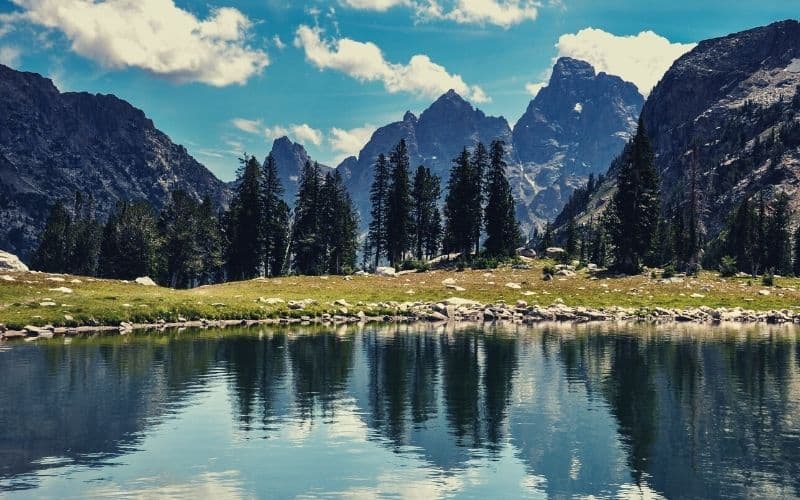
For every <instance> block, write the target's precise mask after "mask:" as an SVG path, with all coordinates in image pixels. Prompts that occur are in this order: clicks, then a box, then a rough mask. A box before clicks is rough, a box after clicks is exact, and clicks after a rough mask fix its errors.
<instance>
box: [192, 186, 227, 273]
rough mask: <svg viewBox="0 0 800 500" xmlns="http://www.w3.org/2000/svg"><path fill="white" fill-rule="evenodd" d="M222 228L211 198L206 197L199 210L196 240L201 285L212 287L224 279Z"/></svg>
mask: <svg viewBox="0 0 800 500" xmlns="http://www.w3.org/2000/svg"><path fill="white" fill-rule="evenodd" d="M222 229H223V228H222V226H221V224H220V220H219V216H218V215H217V214H216V212H215V210H214V204H213V202H212V201H211V198H209V197H208V196H206V197H205V198H203V202H202V203H200V206H199V207H198V209H197V230H196V234H195V238H196V241H197V246H198V250H199V255H200V269H199V271H198V273H197V278H198V284H199V285H210V284H212V283H218V282H220V281H223V279H224V272H223V271H224V267H225V249H224V245H223V234H222Z"/></svg>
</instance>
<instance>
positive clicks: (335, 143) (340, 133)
mask: <svg viewBox="0 0 800 500" xmlns="http://www.w3.org/2000/svg"><path fill="white" fill-rule="evenodd" d="M374 132H375V125H372V124H366V125H364V126H363V127H355V128H351V129H349V130H345V129H341V128H336V127H334V128H332V129H331V133H330V135H329V137H328V142H329V143H330V145H331V149H333V150H334V151H336V152H337V153H340V155H339V156H337V157H336V163H339V162H341V161H342V160H344V159H345V158H347V157H348V156H355V155H357V154H358V152H359V151H361V148H363V147H364V144H366V143H367V141H369V139H370V137H372V134H373V133H374Z"/></svg>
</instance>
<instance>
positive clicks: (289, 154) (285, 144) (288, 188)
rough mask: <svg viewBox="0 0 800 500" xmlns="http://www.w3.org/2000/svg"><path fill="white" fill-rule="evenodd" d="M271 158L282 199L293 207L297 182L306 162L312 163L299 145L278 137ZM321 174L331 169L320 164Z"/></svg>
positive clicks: (304, 149) (274, 142) (273, 143)
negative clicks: (276, 172)
mask: <svg viewBox="0 0 800 500" xmlns="http://www.w3.org/2000/svg"><path fill="white" fill-rule="evenodd" d="M271 153H272V157H273V158H274V159H275V163H276V165H277V166H278V176H279V177H280V179H281V183H282V184H283V189H284V199H285V200H286V201H287V203H289V205H290V206H293V204H294V199H295V197H296V196H297V181H298V179H299V177H300V174H301V173H302V170H303V166H304V165H305V164H306V162H307V161H313V160H312V159H311V157H310V156H308V152H307V151H306V148H304V147H303V146H302V145H301V144H298V143H296V142H292V141H291V140H290V139H289V138H288V137H286V136H284V137H279V138H278V139H275V140H274V141H273V142H272V151H271ZM320 170H321V171H322V173H323V174H325V173H327V172H330V171H332V170H333V168H331V167H328V166H326V165H322V164H320Z"/></svg>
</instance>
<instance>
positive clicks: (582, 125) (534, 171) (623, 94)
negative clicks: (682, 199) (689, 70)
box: [513, 57, 644, 223]
mask: <svg viewBox="0 0 800 500" xmlns="http://www.w3.org/2000/svg"><path fill="white" fill-rule="evenodd" d="M643 103H644V98H643V97H642V95H641V94H640V93H639V91H638V90H637V89H636V86H635V85H633V84H632V83H629V82H625V81H623V80H622V79H621V78H619V77H617V76H612V75H608V74H606V73H602V72H601V73H599V74H597V73H595V70H594V68H593V67H592V66H591V65H590V64H589V63H586V62H583V61H579V60H576V59H571V58H568V57H562V58H560V59H558V61H557V62H556V64H555V66H554V67H553V73H552V75H551V77H550V81H549V82H548V85H547V86H546V87H544V88H542V89H541V90H540V91H539V93H538V94H537V95H536V97H535V98H534V99H533V100H532V101H531V102H530V104H529V105H528V108H527V110H526V111H525V113H524V114H523V115H522V117H521V118H520V119H519V121H518V122H517V124H516V125H515V126H514V132H513V138H514V149H515V151H516V153H517V155H518V157H519V161H520V164H521V167H520V169H519V178H518V180H517V182H516V183H515V185H516V189H517V198H518V200H520V201H521V202H522V204H523V208H524V210H525V212H526V213H527V217H528V218H529V219H532V220H534V221H536V222H538V223H541V222H542V221H543V220H546V219H552V218H553V217H554V216H555V215H556V214H557V213H558V212H559V211H560V210H561V208H562V207H563V206H564V203H565V202H566V201H567V199H568V197H569V195H570V194H571V193H572V191H573V190H574V189H575V188H576V187H579V186H582V185H583V184H585V183H586V179H587V177H588V175H589V174H595V175H596V174H599V173H602V172H605V171H606V170H607V169H608V166H609V164H610V163H611V160H613V159H614V157H615V156H616V155H617V154H619V153H620V151H622V148H623V146H624V145H625V142H626V141H627V140H628V139H629V138H630V137H631V135H632V133H633V131H634V129H635V127H636V119H637V118H638V116H639V113H640V111H641V109H642V104H643Z"/></svg>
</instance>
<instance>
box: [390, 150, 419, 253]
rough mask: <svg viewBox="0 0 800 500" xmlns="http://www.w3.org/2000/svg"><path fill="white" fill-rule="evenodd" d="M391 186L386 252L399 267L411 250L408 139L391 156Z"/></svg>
mask: <svg viewBox="0 0 800 500" xmlns="http://www.w3.org/2000/svg"><path fill="white" fill-rule="evenodd" d="M389 164H390V183H389V189H388V195H387V207H386V253H387V255H388V257H389V262H390V263H391V264H392V265H394V266H396V265H397V264H399V263H400V262H401V261H402V260H403V258H404V257H405V255H406V253H407V252H408V251H409V250H410V248H411V230H412V228H413V221H412V220H411V186H410V181H409V168H410V167H409V159H408V149H407V147H406V141H405V139H401V140H400V142H399V143H398V144H397V146H396V147H395V148H394V150H393V151H392V153H391V155H389Z"/></svg>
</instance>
